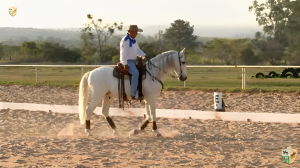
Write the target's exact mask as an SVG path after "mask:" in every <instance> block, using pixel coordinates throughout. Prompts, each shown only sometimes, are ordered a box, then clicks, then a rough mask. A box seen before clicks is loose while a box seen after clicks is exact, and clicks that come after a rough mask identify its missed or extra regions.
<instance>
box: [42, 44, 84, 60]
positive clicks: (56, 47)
mask: <svg viewBox="0 0 300 168" xmlns="http://www.w3.org/2000/svg"><path fill="white" fill-rule="evenodd" d="M40 49H41V53H42V56H43V58H44V60H45V61H52V62H59V61H64V62H76V61H77V60H78V59H79V58H80V57H81V54H80V52H81V51H80V49H78V48H74V49H72V50H71V49H68V48H66V47H65V46H64V45H61V44H59V43H50V42H44V43H42V44H41V45H40Z"/></svg>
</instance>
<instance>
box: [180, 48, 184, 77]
mask: <svg viewBox="0 0 300 168" xmlns="http://www.w3.org/2000/svg"><path fill="white" fill-rule="evenodd" d="M179 53H180V52H179V51H178V59H179V65H180V75H178V76H179V77H180V76H181V75H182V68H181V64H183V65H184V64H185V62H181V58H182V57H180V54H179Z"/></svg>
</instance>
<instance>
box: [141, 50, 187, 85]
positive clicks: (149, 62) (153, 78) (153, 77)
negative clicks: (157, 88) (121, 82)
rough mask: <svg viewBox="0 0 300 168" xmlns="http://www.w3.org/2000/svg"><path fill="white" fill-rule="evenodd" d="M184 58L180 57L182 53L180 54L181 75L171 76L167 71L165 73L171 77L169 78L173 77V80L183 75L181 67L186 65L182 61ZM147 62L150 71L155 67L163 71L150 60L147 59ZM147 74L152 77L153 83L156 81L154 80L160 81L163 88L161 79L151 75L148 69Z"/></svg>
mask: <svg viewBox="0 0 300 168" xmlns="http://www.w3.org/2000/svg"><path fill="white" fill-rule="evenodd" d="M182 57H183V56H180V52H178V61H179V65H180V75H177V76H175V75H171V74H169V73H168V72H166V71H165V70H163V72H164V73H166V74H167V75H169V76H170V77H172V78H179V77H180V76H181V75H182V67H181V65H184V64H185V62H182V61H181V58H182ZM147 61H148V69H149V70H151V69H152V66H154V67H155V68H158V69H159V70H162V69H161V68H160V67H158V66H156V65H154V64H153V63H152V62H151V61H150V60H149V59H147ZM150 67H151V68H150ZM146 72H147V73H148V74H149V75H150V76H151V77H152V80H153V81H154V80H156V81H158V82H159V83H160V84H161V85H162V87H163V83H162V81H161V80H160V79H158V78H157V77H155V76H153V75H151V73H150V72H149V71H148V70H147V68H146Z"/></svg>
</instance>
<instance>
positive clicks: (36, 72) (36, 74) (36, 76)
mask: <svg viewBox="0 0 300 168" xmlns="http://www.w3.org/2000/svg"><path fill="white" fill-rule="evenodd" d="M35 83H36V84H37V83H38V70H37V67H35Z"/></svg>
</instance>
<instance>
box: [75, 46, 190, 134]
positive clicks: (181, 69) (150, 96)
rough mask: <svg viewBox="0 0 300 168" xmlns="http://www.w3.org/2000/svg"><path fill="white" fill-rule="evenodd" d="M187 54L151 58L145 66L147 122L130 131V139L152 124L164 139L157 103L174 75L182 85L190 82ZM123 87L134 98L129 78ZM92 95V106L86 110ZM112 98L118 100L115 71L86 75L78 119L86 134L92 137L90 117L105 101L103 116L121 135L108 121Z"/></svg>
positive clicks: (101, 71) (143, 90)
mask: <svg viewBox="0 0 300 168" xmlns="http://www.w3.org/2000/svg"><path fill="white" fill-rule="evenodd" d="M184 51H185V49H183V50H182V51H181V52H177V51H168V52H164V53H162V54H160V55H158V56H156V57H154V58H152V59H151V60H150V61H149V62H146V71H147V72H146V79H145V80H143V81H142V86H143V87H142V93H143V95H144V99H145V107H146V119H145V121H144V122H143V124H142V126H141V127H140V128H139V129H138V130H132V131H130V133H129V135H130V136H133V135H137V134H139V132H140V131H143V130H144V128H145V127H146V126H147V125H148V123H149V122H152V123H153V129H152V131H153V133H154V134H155V135H156V136H160V135H161V134H160V133H159V132H158V130H157V125H156V111H155V110H156V107H155V101H156V98H157V97H158V96H159V95H160V92H161V90H162V84H163V82H164V81H165V79H166V78H167V76H168V74H169V73H172V72H175V74H176V78H178V79H179V80H180V81H185V80H186V79H187V70H186V64H185V60H186V56H185V54H184ZM125 79H126V78H125ZM124 83H125V92H126V94H127V95H131V94H130V93H131V92H130V81H129V80H128V78H127V80H125V81H124ZM90 91H91V96H92V102H91V104H90V105H89V106H88V107H87V109H86V106H87V100H88V96H89V92H90ZM112 97H115V98H118V79H117V78H116V77H114V76H113V68H112V67H100V68H97V69H94V70H92V71H89V72H87V73H85V74H84V76H83V77H82V79H81V81H80V86H79V118H80V122H81V124H86V129H85V132H86V133H87V135H88V136H89V135H91V130H90V120H91V116H92V114H93V111H94V110H95V108H96V107H97V105H98V103H100V101H101V100H102V99H104V101H103V105H102V115H103V116H104V117H105V118H106V120H107V122H108V123H109V125H110V126H111V128H112V129H113V132H114V135H118V133H117V131H116V126H115V124H114V122H113V121H112V119H111V118H110V117H109V107H110V105H111V103H112ZM127 99H128V100H131V97H130V96H128V97H127Z"/></svg>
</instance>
